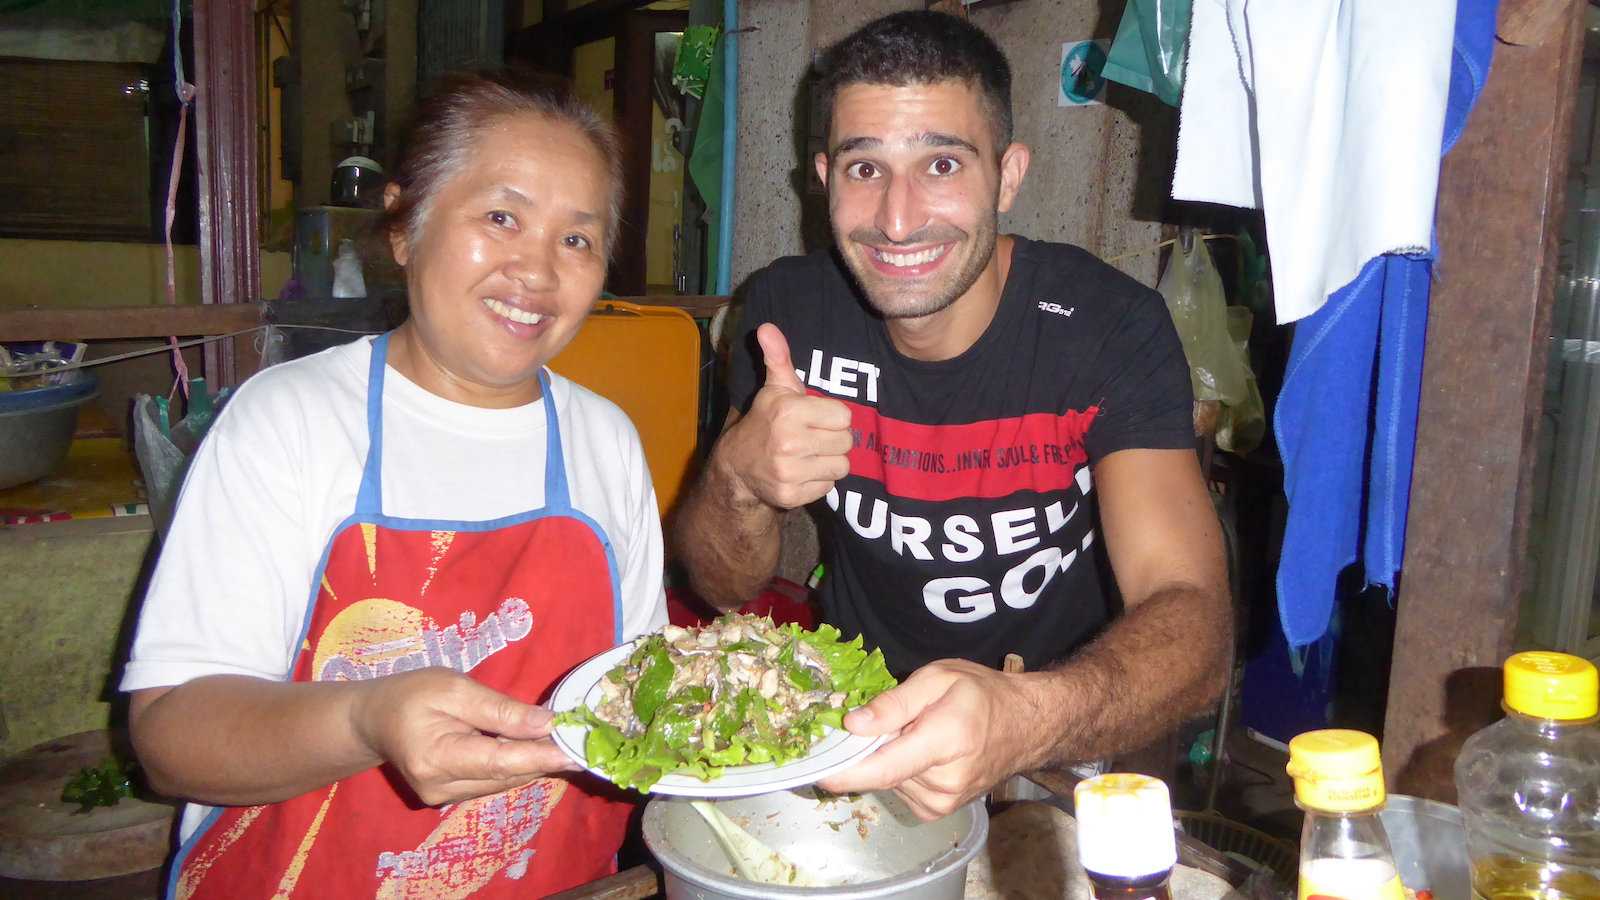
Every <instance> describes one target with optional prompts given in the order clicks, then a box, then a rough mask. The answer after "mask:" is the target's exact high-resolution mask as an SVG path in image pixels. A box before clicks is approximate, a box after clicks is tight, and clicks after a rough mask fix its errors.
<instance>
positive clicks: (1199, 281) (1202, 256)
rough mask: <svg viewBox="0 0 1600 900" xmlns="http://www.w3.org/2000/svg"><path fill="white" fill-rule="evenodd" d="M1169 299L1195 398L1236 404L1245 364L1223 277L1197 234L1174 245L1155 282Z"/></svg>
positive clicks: (1243, 389)
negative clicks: (1233, 331)
mask: <svg viewBox="0 0 1600 900" xmlns="http://www.w3.org/2000/svg"><path fill="white" fill-rule="evenodd" d="M1156 290H1158V291H1160V292H1161V296H1162V297H1163V298H1165V299H1166V301H1167V310H1168V311H1169V312H1171V313H1172V322H1173V324H1174V325H1176V326H1177V327H1178V335H1179V336H1180V337H1181V338H1183V355H1184V356H1185V358H1187V359H1188V361H1189V381H1190V384H1191V386H1192V387H1193V388H1194V398H1195V399H1196V400H1199V401H1208V400H1215V401H1217V402H1219V403H1221V404H1222V405H1223V406H1240V405H1243V404H1244V403H1245V401H1246V400H1247V399H1248V398H1249V386H1248V380H1249V377H1250V370H1249V365H1248V364H1247V363H1246V362H1245V360H1244V358H1242V357H1241V356H1240V354H1239V350H1238V348H1237V347H1236V346H1235V344H1234V341H1233V338H1232V337H1231V336H1230V335H1229V333H1228V306H1227V301H1226V300H1225V299H1224V298H1223V295H1222V276H1220V275H1218V274H1217V267H1216V265H1215V264H1213V263H1212V261H1211V251H1209V250H1207V249H1206V246H1205V241H1203V240H1200V238H1199V236H1198V235H1194V234H1186V235H1185V237H1184V239H1183V240H1181V241H1179V243H1178V245H1177V247H1175V248H1174V249H1173V253H1172V259H1171V260H1170V261H1169V262H1168V263H1167V270H1166V271H1165V272H1163V273H1162V275H1161V283H1160V284H1159V285H1158V286H1157V287H1156Z"/></svg>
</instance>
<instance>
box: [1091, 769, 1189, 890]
mask: <svg viewBox="0 0 1600 900" xmlns="http://www.w3.org/2000/svg"><path fill="white" fill-rule="evenodd" d="M1073 803H1074V809H1075V811H1076V817H1077V820H1078V861H1079V862H1080V863H1082V864H1083V868H1084V869H1085V870H1086V871H1087V872H1088V873H1089V885H1090V888H1091V890H1092V891H1093V893H1094V896H1095V897H1096V898H1097V900H1111V898H1117V900H1170V898H1171V897H1172V894H1171V893H1170V882H1171V879H1172V867H1173V866H1174V865H1177V862H1178V841H1177V837H1176V836H1175V835H1174V833H1173V828H1172V800H1171V798H1170V796H1169V795H1168V793H1167V786H1166V784H1164V783H1163V782H1162V781H1161V779H1159V778H1150V777H1149V776H1146V775H1125V774H1120V773H1112V774H1108V775H1096V776H1095V777H1093V778H1090V779H1087V780H1085V781H1080V782H1078V785H1077V787H1076V788H1074V789H1073Z"/></svg>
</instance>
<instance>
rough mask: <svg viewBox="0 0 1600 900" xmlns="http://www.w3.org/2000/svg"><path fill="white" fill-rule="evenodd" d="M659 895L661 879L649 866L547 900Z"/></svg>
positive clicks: (612, 899) (629, 899) (640, 898)
mask: <svg viewBox="0 0 1600 900" xmlns="http://www.w3.org/2000/svg"><path fill="white" fill-rule="evenodd" d="M660 893H661V877H660V876H659V875H657V874H656V873H655V871H654V870H653V869H651V868H650V867H649V866H634V867H633V868H631V869H623V870H622V871H621V872H618V873H617V874H615V875H611V876H609V877H606V878H602V879H600V880H599V881H591V882H589V883H588V884H582V885H579V886H577V887H575V888H572V889H571V890H566V891H562V892H561V893H559V894H551V895H550V898H549V900H644V898H646V897H655V896H658V895H659V894H660Z"/></svg>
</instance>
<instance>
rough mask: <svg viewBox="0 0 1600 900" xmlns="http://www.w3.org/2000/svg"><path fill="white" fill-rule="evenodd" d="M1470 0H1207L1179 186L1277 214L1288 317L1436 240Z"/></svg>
mask: <svg viewBox="0 0 1600 900" xmlns="http://www.w3.org/2000/svg"><path fill="white" fill-rule="evenodd" d="M1455 12H1456V4H1455V0H1194V12H1193V21H1192V23H1191V25H1190V30H1189V61H1188V68H1187V70H1186V72H1185V74H1184V90H1183V104H1182V107H1181V113H1180V119H1179V129H1178V163H1177V170H1176V172H1175V173H1174V175H1173V180H1172V196H1173V197H1174V198H1176V199H1179V200H1201V201H1206V202H1211V203H1224V204H1228V205H1230V206H1243V207H1252V208H1258V209H1261V210H1262V211H1263V212H1264V213H1265V217H1266V223H1267V245H1268V247H1269V248H1270V249H1271V253H1272V287H1273V293H1274V295H1275V300H1276V303H1277V314H1278V321H1279V322H1280V323H1282V322H1293V321H1295V320H1297V319H1301V318H1304V317H1306V316H1308V315H1310V314H1311V313H1313V312H1316V311H1317V309H1319V308H1320V307H1321V306H1322V304H1323V302H1324V301H1325V300H1326V299H1327V297H1328V295H1329V294H1331V293H1333V292H1334V291H1336V290H1338V289H1339V288H1341V287H1343V286H1345V285H1346V284H1348V283H1349V282H1350V281H1351V280H1352V279H1354V278H1355V277H1356V275H1357V273H1359V272H1360V271H1361V268H1362V266H1364V265H1365V264H1366V262H1367V261H1368V260H1370V259H1372V258H1373V257H1374V256H1378V255H1380V254H1384V253H1426V252H1428V251H1429V249H1430V247H1431V246H1432V240H1433V213H1434V200H1435V197H1436V193H1437V189H1438V185H1439V146H1440V140H1441V138H1442V135H1443V132H1444V112H1445V99H1446V97H1447V95H1448V93H1449V85H1450V57H1451V41H1452V36H1453V32H1454V28H1455Z"/></svg>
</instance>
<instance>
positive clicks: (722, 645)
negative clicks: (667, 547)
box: [557, 614, 895, 791]
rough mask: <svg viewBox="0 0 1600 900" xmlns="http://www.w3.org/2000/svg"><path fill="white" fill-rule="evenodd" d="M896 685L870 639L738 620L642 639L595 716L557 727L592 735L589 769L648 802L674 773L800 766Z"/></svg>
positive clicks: (606, 686) (605, 685)
mask: <svg viewBox="0 0 1600 900" xmlns="http://www.w3.org/2000/svg"><path fill="white" fill-rule="evenodd" d="M894 685H895V680H894V676H892V675H890V674H889V670H888V668H887V667H886V666H885V665H884V662H883V654H882V653H880V652H879V651H877V650H873V651H872V652H871V653H868V652H867V651H865V650H863V649H862V647H861V638H859V637H857V638H856V639H855V640H853V641H849V642H845V641H841V640H839V631H838V629H836V628H834V627H832V626H831V625H822V626H820V627H818V628H817V630H816V631H806V630H805V629H803V628H801V627H800V626H798V625H795V624H788V625H774V624H773V623H772V620H771V619H768V618H765V617H757V616H744V615H737V614H730V615H726V616H723V617H722V618H720V619H717V620H716V621H715V622H712V623H710V624H708V625H705V626H703V627H700V628H679V627H677V626H674V625H668V626H667V627H666V628H664V629H662V630H661V631H660V632H659V633H657V634H653V635H650V636H649V637H646V638H643V639H642V640H640V642H639V644H638V646H637V647H635V648H634V651H633V653H631V654H630V655H629V656H628V659H627V661H626V662H624V663H622V664H621V665H619V666H617V667H616V668H614V669H612V670H611V671H610V672H608V673H606V675H605V676H604V677H603V678H601V679H600V693H601V700H600V703H599V706H598V707H597V708H596V709H593V710H590V709H589V708H587V707H579V708H577V709H574V710H572V711H571V712H567V713H563V714H562V715H561V716H559V717H558V719H557V723H558V724H580V725H586V726H588V728H589V736H588V738H587V739H586V741H585V743H584V755H585V757H587V759H588V762H589V765H591V766H593V767H595V768H597V769H599V770H601V771H603V772H605V773H606V775H607V776H608V777H610V778H611V780H612V781H614V782H616V783H617V784H619V785H622V786H624V787H631V788H636V789H638V790H641V791H647V790H649V789H650V787H651V785H653V784H655V783H656V781H658V780H660V778H661V777H662V776H663V775H666V774H669V773H680V774H690V775H695V776H698V777H699V778H700V779H702V780H704V781H710V780H711V779H713V778H715V777H717V776H718V775H720V774H721V773H722V768H723V767H724V766H738V765H753V764H757V763H777V764H782V763H786V762H789V761H792V760H795V759H799V758H800V757H803V756H805V755H806V753H807V752H809V751H810V749H811V745H812V744H814V743H815V742H816V740H817V739H818V738H820V737H821V736H822V734H823V732H824V730H825V729H826V728H840V727H842V722H843V719H844V714H845V712H846V711H847V710H849V709H853V708H855V707H857V706H860V705H861V704H863V703H865V702H867V701H868V700H871V699H872V698H873V697H876V696H877V695H878V694H880V693H882V692H884V691H886V690H888V689H889V688H891V687H894Z"/></svg>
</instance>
